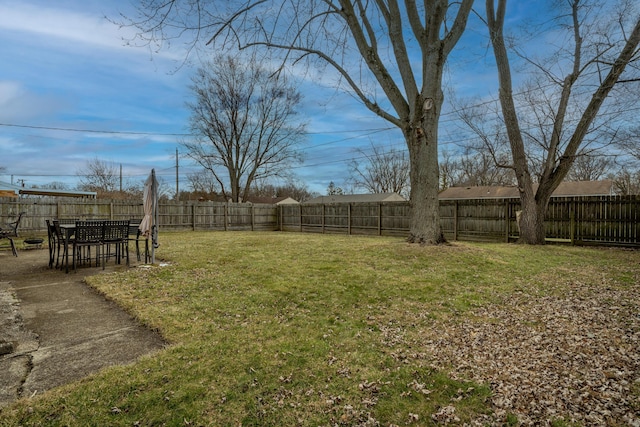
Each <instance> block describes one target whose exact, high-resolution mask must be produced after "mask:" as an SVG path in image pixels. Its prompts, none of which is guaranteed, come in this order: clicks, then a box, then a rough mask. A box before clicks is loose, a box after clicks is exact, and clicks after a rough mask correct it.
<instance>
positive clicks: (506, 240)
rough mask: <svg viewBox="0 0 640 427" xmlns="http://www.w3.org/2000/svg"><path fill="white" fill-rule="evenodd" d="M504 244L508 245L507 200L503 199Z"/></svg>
mask: <svg viewBox="0 0 640 427" xmlns="http://www.w3.org/2000/svg"><path fill="white" fill-rule="evenodd" d="M504 242H505V243H509V199H504Z"/></svg>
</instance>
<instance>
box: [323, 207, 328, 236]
mask: <svg viewBox="0 0 640 427" xmlns="http://www.w3.org/2000/svg"><path fill="white" fill-rule="evenodd" d="M326 207H327V206H326V205H325V204H324V203H323V204H322V234H324V209H325V208H326Z"/></svg>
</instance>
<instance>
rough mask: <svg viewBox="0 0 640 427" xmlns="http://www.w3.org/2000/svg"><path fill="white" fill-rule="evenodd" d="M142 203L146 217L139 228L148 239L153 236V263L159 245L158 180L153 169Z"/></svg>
mask: <svg viewBox="0 0 640 427" xmlns="http://www.w3.org/2000/svg"><path fill="white" fill-rule="evenodd" d="M142 204H143V208H144V217H143V218H142V221H141V222H140V225H139V226H138V228H139V229H140V233H141V234H142V235H143V236H144V237H146V238H147V239H148V238H149V237H151V242H152V246H151V248H152V249H151V254H152V255H151V263H152V264H153V263H155V248H156V247H158V241H157V239H158V230H157V220H158V181H157V180H156V171H155V169H151V175H149V178H147V180H146V181H145V183H144V193H143V196H142Z"/></svg>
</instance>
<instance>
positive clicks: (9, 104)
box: [0, 0, 519, 193]
mask: <svg viewBox="0 0 640 427" xmlns="http://www.w3.org/2000/svg"><path fill="white" fill-rule="evenodd" d="M128 4H129V3H128V2H126V1H116V0H59V1H55V2H51V1H48V0H3V1H2V2H1V3H0V58H2V64H3V65H2V67H0V152H1V153H2V156H1V157H0V166H4V167H5V168H6V171H5V172H0V181H5V182H11V180H13V182H14V183H17V182H21V180H24V182H25V185H27V186H33V185H36V186H38V185H43V184H47V183H51V182H54V181H60V182H66V183H69V184H70V185H71V186H75V184H76V182H77V176H76V175H77V173H78V171H80V170H81V169H83V168H84V167H85V166H86V164H87V162H89V161H91V160H93V159H100V160H102V161H107V162H111V163H113V164H115V165H122V168H123V176H124V178H125V179H127V180H133V181H134V182H142V181H143V180H144V179H145V178H146V176H147V175H148V174H149V171H150V170H151V168H155V169H156V172H157V174H158V175H159V177H160V178H161V180H163V181H164V182H165V184H166V185H169V186H174V183H175V173H176V172H175V163H176V158H175V152H176V148H178V149H180V147H179V140H180V138H181V136H180V135H181V134H185V133H186V132H187V129H186V125H187V119H188V112H187V110H186V108H185V102H186V101H187V100H188V89H187V86H188V84H189V78H190V74H191V72H192V69H191V68H189V67H187V66H185V67H182V68H179V69H177V70H176V66H177V64H178V63H180V62H181V61H182V59H184V52H181V51H180V50H176V49H174V50H162V51H160V52H159V53H151V52H150V51H149V49H147V48H135V47H131V46H126V45H125V42H124V41H123V39H125V38H127V37H128V36H130V35H131V32H132V31H133V30H131V29H130V28H119V27H118V26H116V25H114V24H113V23H111V22H109V21H108V20H106V19H105V18H104V17H105V16H110V17H117V16H118V14H119V13H120V12H123V13H125V14H127V13H129V12H130V10H127V9H126V8H127V7H130V6H128ZM517 4H518V3H516V5H517ZM517 7H519V6H515V7H514V11H515V12H519V11H517V10H515V9H516V8H517ZM515 15H518V13H516V14H515ZM468 30H469V31H468V36H467V39H465V40H464V41H463V43H476V47H479V49H478V50H477V51H476V53H473V54H471V53H469V52H470V51H469V50H467V51H465V53H464V54H458V55H457V56H456V57H455V58H453V59H452V61H451V64H450V69H452V70H455V71H454V72H451V73H449V75H448V76H447V84H448V85H449V87H452V88H454V89H456V90H457V91H458V92H459V93H463V94H465V95H469V94H473V93H474V91H477V90H478V88H481V89H482V91H483V92H484V94H485V95H488V96H494V95H495V90H494V89H492V88H494V87H495V75H494V74H493V73H492V72H491V68H492V60H491V58H490V57H487V56H486V55H485V54H486V53H487V51H486V49H483V47H482V45H481V44H477V40H478V37H483V36H484V32H483V28H481V27H480V26H479V25H478V24H477V23H476V24H475V26H474V24H470V26H469V27H468ZM478 69H482V70H483V71H482V72H479V71H477V70H478ZM300 89H301V91H302V92H303V94H304V104H303V106H302V113H303V116H304V118H305V120H306V121H307V122H308V132H309V138H308V141H307V144H306V145H305V147H304V151H305V155H306V161H305V163H304V164H303V165H301V166H299V167H296V168H294V172H295V174H296V175H297V177H298V179H299V180H300V182H302V183H304V184H306V185H307V186H308V188H309V189H310V190H312V191H317V192H319V193H324V191H325V190H326V188H327V186H328V184H329V182H330V181H334V182H335V183H336V185H343V184H344V180H345V179H346V178H347V177H348V168H347V162H348V161H349V159H351V158H352V157H353V156H354V155H355V153H354V152H353V150H354V148H356V147H360V148H367V147H368V146H369V145H370V144H371V142H372V141H373V142H374V143H376V144H383V145H385V146H389V145H390V144H393V145H394V146H397V147H398V148H401V147H403V141H402V136H401V134H400V132H399V131H398V130H395V129H393V130H388V131H375V130H376V129H378V130H379V129H384V128H389V127H390V125H389V124H388V123H387V122H385V121H384V120H382V119H380V118H378V117H377V116H375V115H373V113H370V112H369V111H368V110H367V109H366V108H365V107H364V106H362V105H360V104H359V103H358V102H356V101H355V100H353V99H352V98H350V97H349V96H347V95H344V94H341V93H337V92H336V91H335V90H334V89H333V88H331V87H324V88H323V87H320V86H318V85H314V84H311V83H310V82H307V83H305V84H304V85H303V86H302V87H301V88H300ZM448 120H449V121H450V117H447V116H443V123H444V124H443V125H442V126H441V129H442V130H441V147H442V149H448V150H451V149H455V141H457V140H459V139H460V131H459V129H457V127H456V126H454V125H453V124H447V121H448ZM179 163H180V168H179V171H180V181H181V184H180V185H181V189H185V188H186V180H185V179H184V177H185V175H186V174H187V173H189V172H193V171H195V170H196V169H195V166H194V165H193V164H191V163H190V162H189V161H188V160H187V159H184V158H181V159H180V161H179Z"/></svg>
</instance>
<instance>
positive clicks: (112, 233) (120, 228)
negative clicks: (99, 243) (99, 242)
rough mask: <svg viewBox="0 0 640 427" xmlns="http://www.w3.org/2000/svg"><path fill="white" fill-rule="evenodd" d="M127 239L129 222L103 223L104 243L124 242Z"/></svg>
mask: <svg viewBox="0 0 640 427" xmlns="http://www.w3.org/2000/svg"><path fill="white" fill-rule="evenodd" d="M128 237H129V220H116V221H105V222H104V236H103V240H104V241H105V242H113V241H119V240H125V239H127V238H128Z"/></svg>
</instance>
